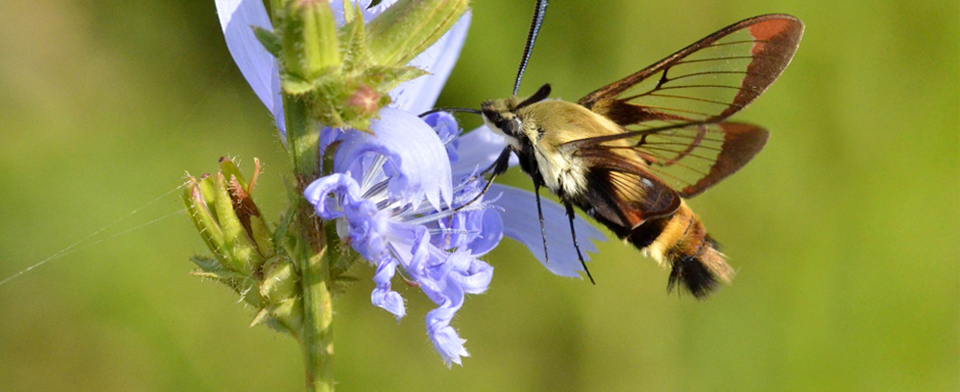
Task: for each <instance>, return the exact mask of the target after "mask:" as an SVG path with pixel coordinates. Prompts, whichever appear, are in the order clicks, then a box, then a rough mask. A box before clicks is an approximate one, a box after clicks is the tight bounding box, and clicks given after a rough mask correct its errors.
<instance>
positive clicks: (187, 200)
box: [183, 157, 303, 336]
mask: <svg viewBox="0 0 960 392" xmlns="http://www.w3.org/2000/svg"><path fill="white" fill-rule="evenodd" d="M259 174H260V161H259V160H258V159H256V158H254V171H253V175H252V177H250V180H249V181H247V180H246V178H245V177H244V176H243V174H242V173H241V172H240V168H239V167H237V165H236V164H235V163H234V162H233V161H232V160H231V159H229V158H225V157H224V158H220V171H219V172H217V173H216V174H213V175H204V176H201V178H199V179H197V178H195V177H191V176H189V175H188V176H187V178H186V189H185V190H184V193H183V201H184V205H185V207H186V209H187V211H188V213H189V214H190V218H191V220H192V221H193V223H194V225H195V226H196V228H197V230H198V231H199V232H200V236H201V237H202V238H203V240H204V242H205V243H206V244H207V247H208V248H209V249H210V251H211V252H213V255H214V256H215V257H209V256H194V257H193V258H192V260H193V262H194V263H195V264H196V265H197V266H198V267H199V270H198V271H194V272H193V275H197V276H200V277H203V278H209V279H213V280H215V281H217V282H220V283H222V284H224V285H226V286H228V287H230V288H231V289H233V290H234V291H235V292H237V293H238V294H239V295H240V297H241V299H242V300H243V302H245V303H247V304H249V305H250V306H253V307H254V308H256V309H259V312H258V313H257V315H256V316H255V317H254V320H253V322H252V323H251V325H257V324H267V325H268V326H270V327H271V328H274V329H276V330H278V331H281V332H289V333H291V334H292V335H294V336H297V334H298V333H299V330H300V326H301V322H302V319H303V315H302V313H303V311H302V309H301V308H302V304H301V303H300V302H299V301H300V297H301V288H300V284H299V282H300V275H299V271H298V270H297V268H296V266H295V265H294V264H293V263H292V262H291V261H290V258H289V257H288V256H287V255H286V254H285V253H280V254H278V253H277V250H278V247H277V246H276V245H275V244H274V236H275V235H277V236H279V237H281V238H282V237H283V236H284V235H285V234H283V233H280V232H278V233H274V232H273V231H272V230H271V229H270V228H269V226H268V225H267V223H266V221H264V219H263V217H262V215H261V213H260V209H259V208H258V207H257V205H256V203H254V201H253V197H252V196H251V193H252V192H253V189H254V186H255V185H256V182H257V178H258V177H259ZM288 224H289V223H288ZM281 250H282V249H281Z"/></svg>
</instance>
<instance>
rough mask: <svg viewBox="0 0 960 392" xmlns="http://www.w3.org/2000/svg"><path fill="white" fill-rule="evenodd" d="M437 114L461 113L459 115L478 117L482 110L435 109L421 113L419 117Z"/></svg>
mask: <svg viewBox="0 0 960 392" xmlns="http://www.w3.org/2000/svg"><path fill="white" fill-rule="evenodd" d="M437 112H455V113H456V112H459V113H471V114H476V115H480V114H481V112H480V110H477V109H471V108H459V107H453V108H433V109H430V110H427V111H425V112H423V113H420V116H419V117H426V116H429V115H431V114H434V113H437Z"/></svg>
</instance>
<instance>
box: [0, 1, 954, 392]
mask: <svg viewBox="0 0 960 392" xmlns="http://www.w3.org/2000/svg"><path fill="white" fill-rule="evenodd" d="M532 3H533V1H532V0H531V1H516V0H496V1H485V0H478V1H475V2H474V3H473V9H474V11H473V12H474V24H473V26H472V29H471V34H470V36H469V38H468V39H467V42H466V45H465V47H464V49H463V55H462V57H461V59H460V62H459V64H458V66H457V68H456V69H455V70H454V72H453V75H452V76H451V78H450V82H449V83H448V85H447V87H446V89H445V91H444V93H443V96H442V98H441V101H440V104H443V105H462V106H476V105H477V104H478V103H479V102H480V101H481V100H483V99H486V98H495V97H503V96H505V95H506V94H508V93H509V91H510V88H511V86H512V80H513V77H514V72H515V70H516V62H517V60H518V58H519V54H520V51H521V49H522V46H523V39H524V38H525V35H526V29H527V27H528V24H529V16H530V12H531V9H532ZM769 12H784V13H790V14H793V15H796V16H798V17H800V18H801V19H802V20H803V21H804V22H805V23H806V26H807V30H806V34H805V35H804V39H803V42H802V44H801V46H800V50H799V51H798V53H797V56H796V58H795V59H794V60H793V63H792V65H791V66H790V67H789V68H788V70H787V71H786V73H785V74H784V75H783V76H782V77H781V79H780V80H779V81H778V82H777V83H776V84H775V85H774V86H773V87H772V88H771V89H770V90H769V91H768V92H767V93H766V94H765V95H764V96H763V98H762V99H760V100H758V101H757V102H756V103H755V104H754V105H752V107H751V108H750V109H748V110H746V111H744V112H743V113H741V114H740V115H738V117H737V118H738V119H739V120H744V121H750V122H755V123H758V124H763V125H764V126H766V127H767V128H769V129H770V130H771V132H772V135H771V139H770V142H769V143H768V145H767V147H766V149H765V150H764V152H763V153H762V154H760V155H759V156H758V157H757V158H756V159H755V160H754V162H753V163H752V164H751V165H749V166H748V167H747V168H746V169H745V170H743V171H742V172H740V173H739V174H738V175H736V176H734V177H732V178H730V179H728V180H726V181H725V182H724V183H723V184H722V185H720V186H717V187H716V188H714V189H713V190H712V191H710V192H708V193H706V194H704V195H702V196H700V197H698V198H696V199H695V200H693V201H692V202H691V204H692V205H693V207H694V208H695V209H696V211H698V212H699V213H700V215H701V217H702V218H703V220H704V221H705V223H706V224H707V226H708V228H709V229H710V230H711V232H712V233H714V236H715V237H717V238H718V239H719V240H720V241H721V242H723V244H724V245H725V248H724V250H725V251H726V253H727V254H728V255H729V256H730V259H731V264H732V265H734V266H735V268H736V269H737V270H738V272H739V274H738V276H737V279H736V280H735V282H734V284H733V285H732V286H730V287H726V288H724V289H722V290H721V292H720V293H719V295H716V296H715V297H713V298H712V299H710V300H708V301H705V302H698V301H696V300H694V299H693V298H691V297H689V296H684V297H680V298H678V296H677V295H667V294H665V290H664V287H665V284H666V278H667V272H666V271H663V270H660V269H659V268H658V267H657V266H656V265H655V263H654V262H652V261H651V260H648V259H644V258H643V257H642V256H640V254H639V253H638V252H636V251H634V250H633V249H632V248H630V247H626V246H623V245H621V244H620V243H618V242H616V241H611V242H607V243H605V244H603V245H601V252H602V254H601V255H600V256H597V257H596V261H597V262H595V263H593V264H592V267H591V269H592V272H593V274H594V276H595V277H596V278H597V285H596V286H591V285H590V284H589V283H586V282H585V281H578V280H569V279H564V278H558V277H555V276H552V275H550V274H548V273H547V272H546V271H544V270H543V268H542V267H541V266H540V265H539V264H538V263H537V262H535V261H534V259H533V258H532V257H531V256H529V255H528V254H527V253H525V252H524V251H523V250H522V249H521V247H519V246H518V245H516V244H515V243H512V242H507V241H505V242H504V243H503V245H502V246H501V247H500V248H498V249H497V250H496V251H495V252H494V253H493V254H492V255H490V256H489V257H488V258H487V259H488V261H489V262H490V263H491V264H493V265H494V266H495V267H496V274H495V278H494V281H493V283H492V285H491V287H490V290H489V291H488V293H487V294H484V295H480V296H472V297H469V298H468V301H467V304H466V306H465V307H464V308H463V309H462V310H461V311H460V312H459V313H458V316H457V318H456V319H455V327H456V328H458V330H459V331H460V333H461V335H462V336H463V337H465V338H466V339H468V340H469V342H468V343H467V348H468V350H470V353H471V354H472V357H470V358H467V359H466V360H465V363H464V366H463V367H462V368H461V367H454V368H453V369H451V370H448V369H446V368H445V367H444V366H443V364H442V362H441V361H440V358H439V357H438V355H437V354H436V353H434V351H433V348H432V347H431V345H430V343H429V341H428V339H427V337H426V335H425V332H424V325H423V316H424V315H425V313H426V312H427V311H428V310H429V309H431V308H432V307H433V305H432V303H430V302H429V301H428V300H427V299H426V298H425V297H424V296H423V295H422V294H421V293H420V292H419V291H418V290H416V289H404V288H402V287H401V286H403V285H398V287H401V292H402V293H403V294H404V296H405V297H406V298H407V300H408V304H409V308H410V309H409V314H410V315H409V316H408V317H407V318H406V319H404V320H403V321H402V322H401V323H399V324H397V323H395V322H394V321H393V318H392V316H390V315H389V314H387V313H386V312H384V311H381V310H379V309H376V308H374V307H372V306H371V305H370V303H369V293H370V290H371V288H372V286H373V285H372V283H371V282H370V281H369V278H370V276H371V275H372V272H371V270H369V269H363V276H362V277H361V278H362V283H360V284H358V285H356V286H355V288H353V289H352V290H351V291H350V292H349V293H348V294H346V295H344V296H343V297H341V298H340V299H339V302H338V303H337V307H336V312H337V319H336V323H335V333H336V351H337V363H336V374H337V381H338V387H339V389H340V390H343V391H384V390H396V391H424V390H432V391H446V390H463V391H474V390H475V391H492V390H518V391H545V390H550V391H587V390H590V391H635V390H650V391H956V390H957V389H958V388H960V339H958V338H960V291H958V290H960V5H958V2H957V1H955V0H938V1H924V2H908V1H863V0H861V1H831V2H827V1H801V0H796V1H769V0H763V1H761V0H756V1H674V2H665V1H636V0H619V1H572V0H568V1H564V0H554V1H553V2H552V4H551V8H550V10H549V12H548V16H547V21H546V24H545V26H544V28H543V31H542V34H541V37H542V38H541V40H540V42H539V43H538V47H537V51H536V53H534V55H533V59H532V62H531V63H530V68H529V71H528V73H527V76H526V78H525V87H524V88H523V89H522V90H521V93H527V94H528V93H530V92H532V91H533V89H534V88H535V87H536V86H539V84H541V83H544V82H550V83H552V84H553V87H554V96H557V97H562V98H566V99H568V100H575V99H577V98H579V97H580V96H582V95H584V94H585V93H587V92H589V91H592V90H593V89H594V88H596V87H599V86H600V85H603V84H606V83H608V82H611V81H613V80H616V79H617V78H619V77H622V76H625V75H627V74H629V73H632V72H633V71H636V70H638V69H640V68H641V67H644V66H646V65H647V64H649V63H652V62H653V61H655V60H658V59H660V58H661V57H663V56H665V55H667V54H669V53H672V52H673V51H674V50H676V49H679V48H681V47H683V46H685V45H687V44H689V43H691V42H693V41H695V40H697V39H699V38H701V37H703V36H705V35H707V34H709V33H711V32H713V31H715V30H717V29H719V28H721V27H723V26H726V25H728V24H730V23H733V22H735V21H738V20H740V19H743V18H746V17H749V16H753V15H757V14H762V13H769ZM0 121H2V122H0V124H2V125H0V127H2V136H0V184H2V187H3V190H2V192H0V278H3V277H7V276H10V275H12V274H15V273H16V272H17V271H20V270H22V269H24V268H27V267H28V266H30V265H32V264H34V263H36V262H38V261H40V260H42V259H44V258H47V257H50V256H52V255H55V254H57V252H58V251H61V250H63V249H64V248H66V247H68V246H70V245H71V244H73V243H75V242H77V241H80V240H83V239H85V237H88V236H90V235H91V234H95V235H94V236H93V237H92V238H89V239H87V240H86V241H84V242H83V244H88V245H89V246H82V245H81V246H79V247H78V248H79V250H76V251H75V252H72V253H70V254H68V255H65V256H64V257H62V258H59V259H56V260H54V261H52V262H50V263H49V264H47V265H44V266H42V267H41V268H38V269H36V270H34V271H32V272H30V273H28V274H25V275H24V276H22V277H20V278H18V279H16V280H14V281H12V282H10V283H9V284H6V285H4V286H0V314H2V315H3V316H2V321H0V389H2V390H11V391H21V390H25V391H34V390H89V391H107V390H118V391H174V390H199V391H205V390H211V391H239V390H300V389H301V385H302V365H301V358H300V352H299V348H298V346H297V344H296V343H295V342H294V341H293V340H292V339H289V338H287V337H285V336H281V335H278V334H276V333H274V332H272V331H270V330H268V329H267V328H265V327H258V328H254V329H247V327H246V326H247V323H248V322H249V321H250V319H251V317H252V316H253V312H252V311H251V310H250V309H245V308H244V307H243V306H242V305H240V304H237V303H235V302H234V301H235V299H236V297H235V295H233V294H232V293H229V292H228V291H227V290H226V289H224V288H222V287H220V286H218V285H215V284H211V283H207V282H202V281H201V280H200V279H198V278H195V277H192V276H189V275H187V272H188V271H190V270H191V269H192V268H193V266H192V264H191V263H190V262H189V261H188V257H189V256H190V255H192V254H194V253H196V252H201V251H203V250H204V246H203V244H202V242H201V241H200V239H199V237H198V236H197V234H196V232H195V231H194V229H193V227H192V224H190V223H189V221H188V220H187V219H186V217H185V216H184V215H182V214H178V213H177V212H178V211H179V210H180V208H181V207H180V202H179V200H178V198H177V196H176V193H168V192H169V191H171V190H172V189H174V188H175V187H177V186H178V185H179V184H180V179H181V177H182V175H183V173H184V170H189V171H190V172H192V173H195V174H196V173H200V172H203V171H213V170H214V169H215V165H216V159H217V158H218V157H219V156H220V155H222V154H229V155H232V156H237V157H240V158H241V159H242V160H243V161H245V162H246V163H247V166H246V167H250V165H249V163H250V162H251V161H252V159H251V158H252V157H254V156H257V157H259V158H260V159H261V160H263V161H264V162H265V164H266V170H265V174H264V176H263V177H261V178H262V183H261V184H262V187H261V188H260V192H259V199H258V201H259V203H261V205H262V207H263V209H264V210H265V212H266V214H267V215H268V216H277V214H279V212H280V210H281V208H282V207H283V205H284V203H285V200H286V196H285V193H284V190H283V188H282V179H281V175H283V173H285V172H286V171H287V170H288V165H287V162H286V158H285V155H284V152H283V150H282V147H281V146H280V144H279V143H278V141H277V138H276V136H275V130H274V128H273V125H272V124H273V123H272V121H271V119H270V117H269V116H268V114H267V111H266V110H265V109H264V108H263V107H262V105H261V104H260V102H259V101H258V100H257V98H256V97H255V95H254V94H253V93H252V91H251V90H250V88H249V87H248V86H247V85H246V83H245V82H244V80H243V78H242V76H241V75H240V73H239V72H238V70H237V69H236V67H235V66H234V64H233V63H232V61H231V59H230V56H229V54H228V53H227V50H226V47H225V45H224V44H223V37H222V35H221V33H220V27H219V24H218V22H217V17H216V12H215V8H214V5H213V1H197V0H179V1H159V2H139V1H138V2H130V1H119V0H38V1H27V0H12V1H10V0H7V1H3V2H0ZM472 125H473V124H472V123H468V124H467V126H468V127H469V126H472ZM507 181H509V182H512V183H514V184H519V185H521V186H524V187H529V181H528V180H527V179H526V178H525V177H523V175H522V174H519V173H511V174H510V175H509V176H508V178H507ZM161 195H164V196H162V197H160V196H161ZM157 197H160V199H159V200H157V201H156V202H155V203H153V204H150V205H148V206H147V207H144V208H143V209H142V210H139V212H138V213H136V214H134V215H133V216H130V217H129V218H127V219H124V220H122V221H121V222H119V223H117V224H116V225H113V226H110V227H108V228H107V229H106V230H104V231H102V232H98V230H99V229H101V228H103V227H104V226H107V225H109V224H110V223H111V222H115V221H116V220H118V219H121V218H123V217H125V216H126V215H127V214H128V213H130V212H131V211H134V210H137V209H139V208H141V207H143V206H144V205H145V204H147V203H148V202H150V201H151V200H155V199H156V198H157ZM157 219H159V221H156V222H153V221H154V220H157ZM150 222H153V223H152V224H149V225H146V226H142V227H141V225H144V224H147V223H150ZM133 228H136V229H135V230H132V231H129V232H126V233H124V232H125V231H127V230H129V229H133ZM100 240H102V242H97V241H100ZM75 249H77V248H74V249H71V251H72V250H75Z"/></svg>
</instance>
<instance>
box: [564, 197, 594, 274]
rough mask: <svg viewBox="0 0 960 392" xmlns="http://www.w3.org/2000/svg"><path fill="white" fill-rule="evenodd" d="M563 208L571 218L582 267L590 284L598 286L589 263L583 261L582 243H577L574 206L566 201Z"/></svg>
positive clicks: (571, 230) (572, 230) (574, 241)
mask: <svg viewBox="0 0 960 392" xmlns="http://www.w3.org/2000/svg"><path fill="white" fill-rule="evenodd" d="M563 206H564V207H566V208H567V217H568V218H570V233H572V234H573V247H574V248H576V249H577V257H579V258H580V265H582V266H583V270H584V271H586V272H587V277H588V278H590V283H593V284H594V285H596V284H597V282H595V281H594V280H593V275H590V269H589V268H587V262H586V261H584V260H583V253H581V252H580V243H579V242H577V229H576V227H575V226H574V225H573V219H574V217H576V215H574V212H573V204H571V203H570V202H569V201H564V202H563Z"/></svg>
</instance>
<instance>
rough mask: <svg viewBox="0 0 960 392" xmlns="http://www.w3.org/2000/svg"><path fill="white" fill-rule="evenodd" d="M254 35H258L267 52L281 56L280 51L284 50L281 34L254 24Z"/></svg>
mask: <svg viewBox="0 0 960 392" xmlns="http://www.w3.org/2000/svg"><path fill="white" fill-rule="evenodd" d="M253 35H255V36H257V40H259V41H260V44H261V45H263V48H264V49H266V50H267V52H270V54H271V55H273V57H275V58H279V57H280V51H281V50H282V49H281V42H280V36H278V35H276V34H274V33H273V32H272V31H269V30H267V29H264V28H262V27H258V26H253Z"/></svg>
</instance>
